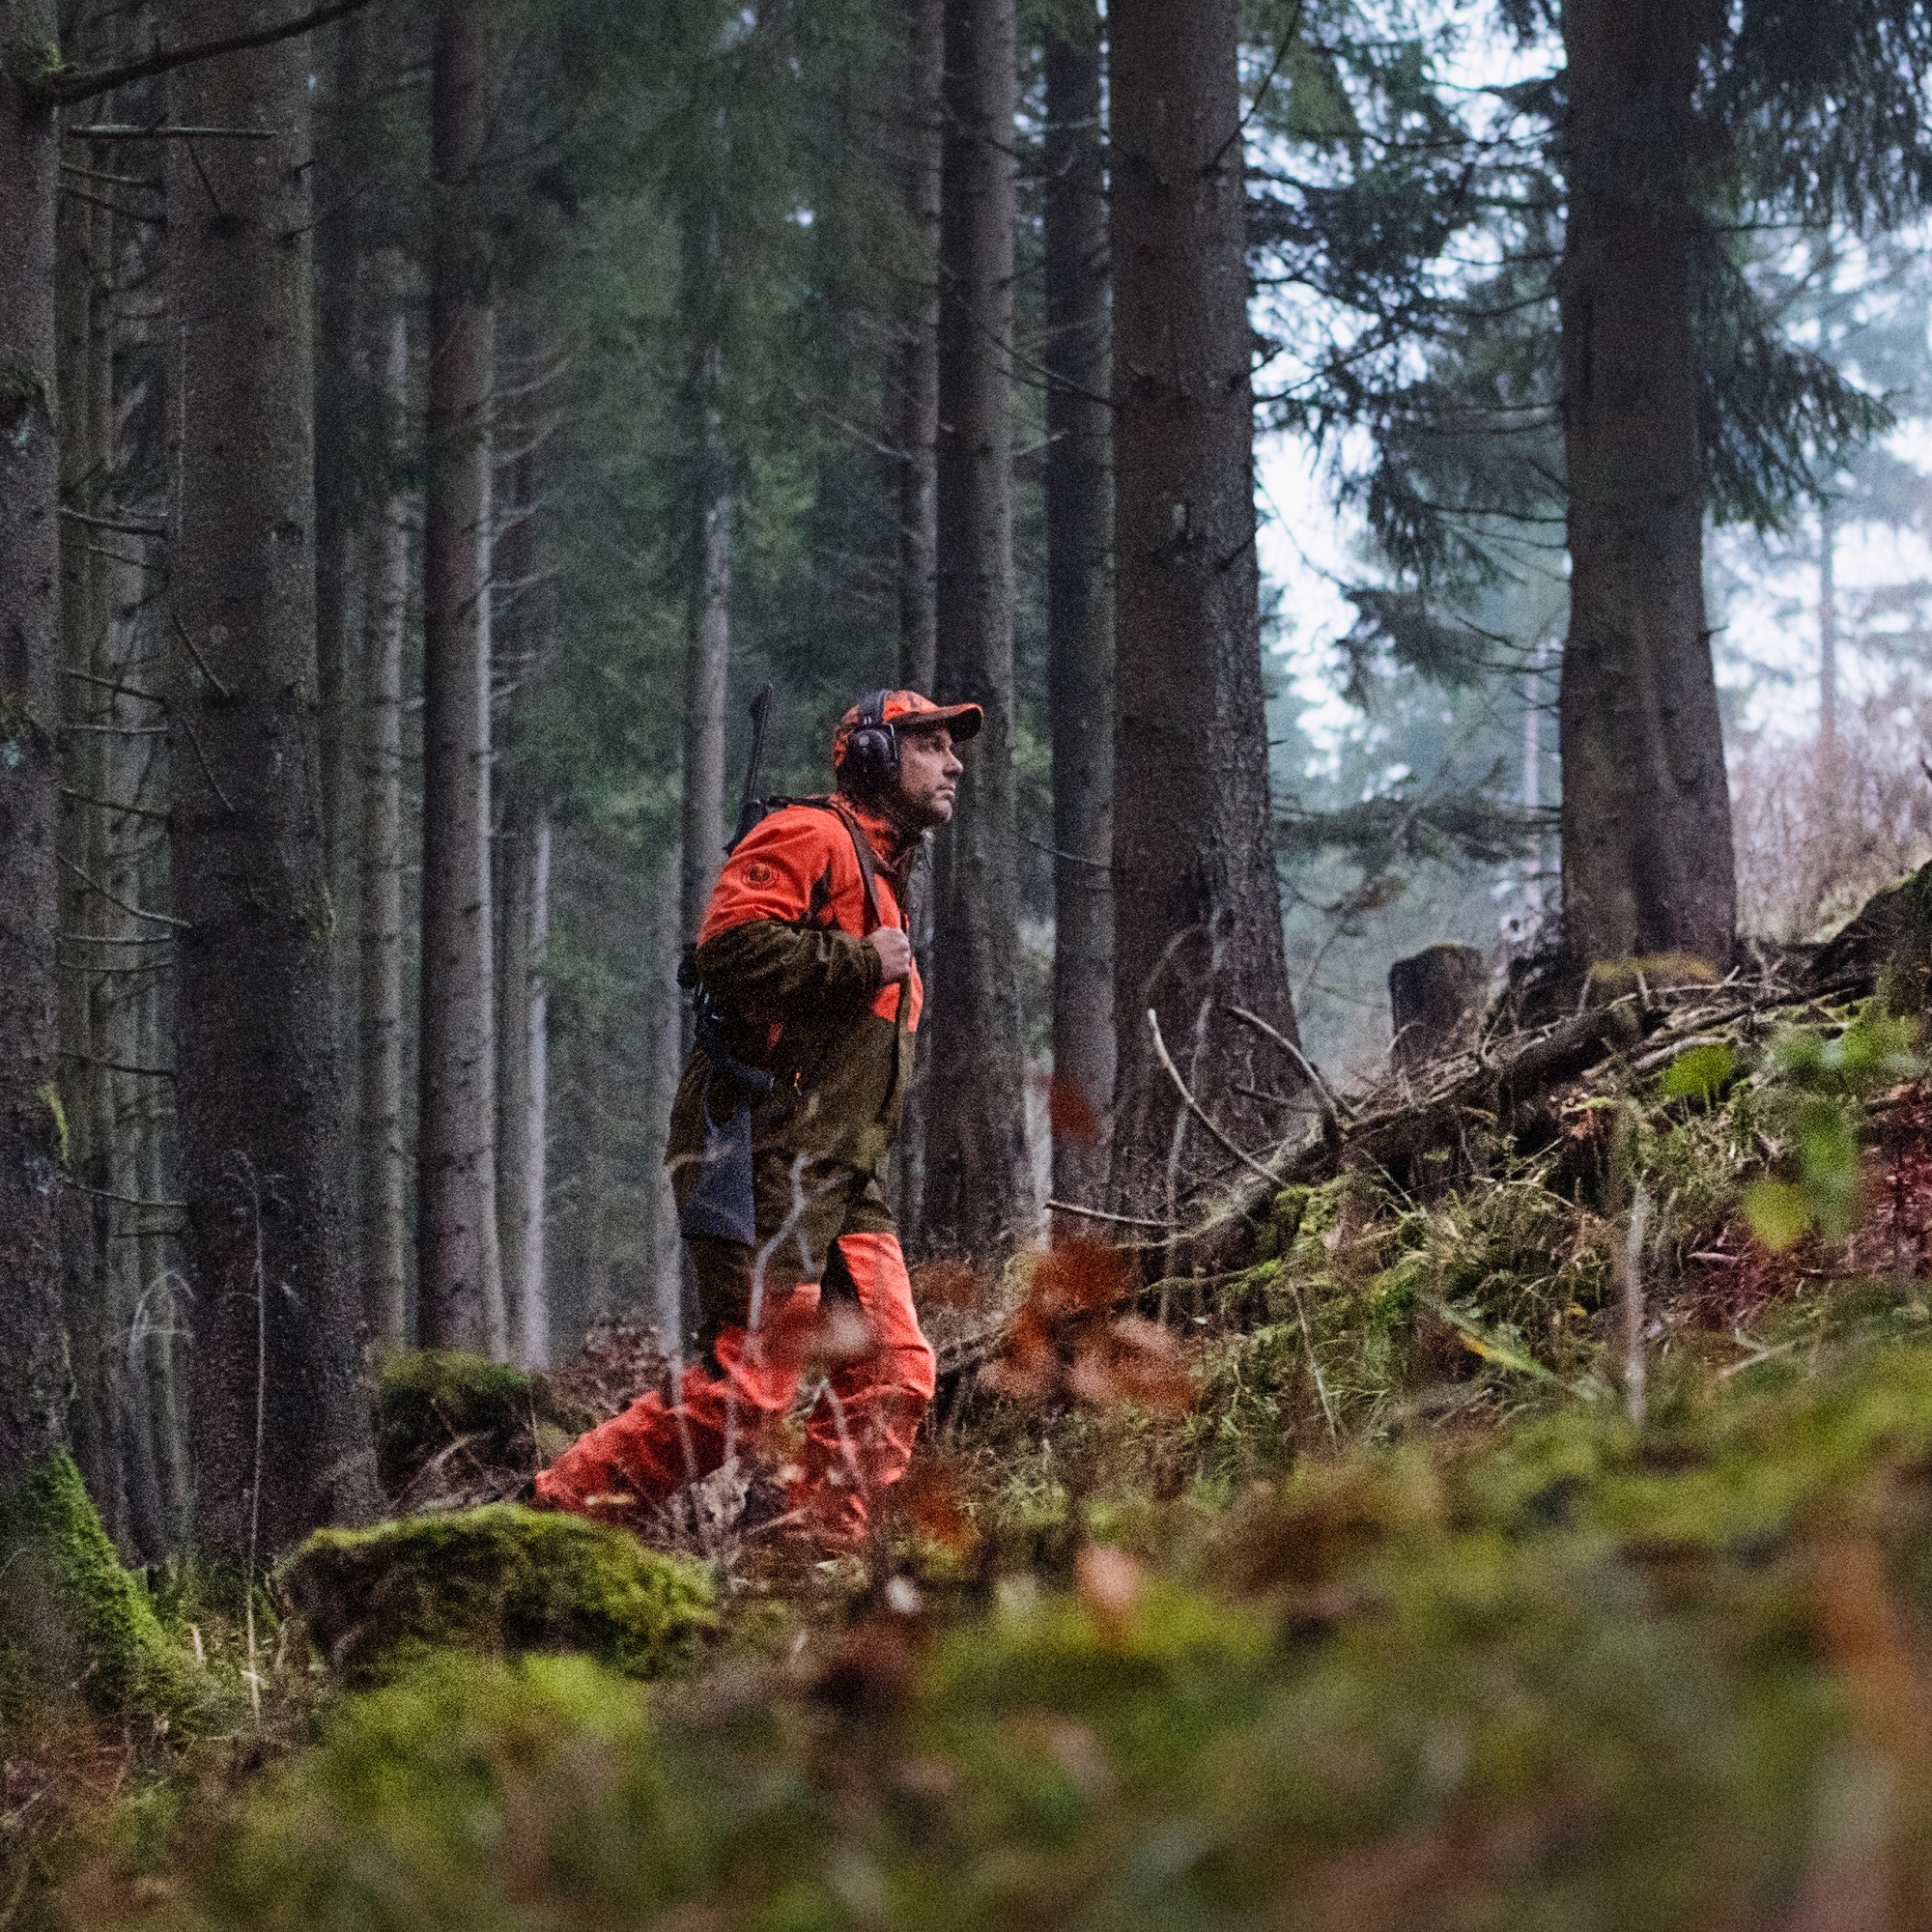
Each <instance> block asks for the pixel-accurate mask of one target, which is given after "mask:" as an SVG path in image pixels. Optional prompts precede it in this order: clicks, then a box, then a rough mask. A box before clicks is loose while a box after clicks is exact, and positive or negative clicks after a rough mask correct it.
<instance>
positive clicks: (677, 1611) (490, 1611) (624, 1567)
mask: <svg viewBox="0 0 1932 1932" xmlns="http://www.w3.org/2000/svg"><path fill="white" fill-rule="evenodd" d="M280 1581H281V1585H282V1588H283V1590H284V1592H285V1594H286V1596H287V1598H288V1601H289V1602H290V1604H291V1605H293V1606H294V1607H295V1609H296V1610H297V1612H298V1614H299V1615H300V1617H301V1619H302V1621H303V1622H304V1623H305V1624H306V1625H307V1627H308V1630H309V1632H310V1634H312V1635H313V1636H314V1638H315V1639H316V1641H317V1642H318V1643H319V1644H320V1645H321V1646H322V1647H323V1649H324V1651H325V1652H326V1653H327V1656H328V1658H329V1660H330V1662H332V1663H333V1664H334V1665H335V1667H336V1668H337V1669H338V1670H339V1671H341V1672H342V1673H343V1675H344V1676H345V1677H346V1678H347V1679H348V1680H349V1681H350V1682H352V1683H360V1684H369V1683H376V1682H381V1681H384V1680H386V1679H387V1678H390V1677H392V1676H394V1675H396V1674H397V1673H398V1672H399V1671H401V1670H402V1669H404V1668H405V1667H407V1666H408V1665H410V1664H412V1663H413V1662H420V1661H421V1660H422V1658H423V1657H424V1656H425V1655H426V1654H428V1653H432V1652H435V1651H438V1650H444V1649H460V1650H469V1651H476V1652H480V1653H482V1654H483V1655H485V1656H514V1655H517V1654H520V1653H523V1652H527V1651H583V1652H587V1653H588V1654H589V1655H590V1656H592V1657H595V1658H597V1659H598V1660H600V1661H601V1662H605V1663H607V1664H609V1665H610V1666H611V1668H613V1669H615V1670H619V1671H622V1672H623V1673H624V1674H625V1675H627V1676H631V1677H663V1676H669V1675H674V1674H676V1673H678V1672H680V1671H683V1670H685V1669H688V1668H689V1667H690V1666H691V1665H692V1664H693V1663H694V1662H696V1659H697V1657H698V1655H699V1652H700V1648H701V1645H702V1642H703V1639H704V1636H705V1634H706V1632H707V1631H709V1630H710V1628H711V1626H712V1622H713V1613H712V1594H711V1585H710V1580H709V1578H708V1577H707V1576H706V1575H705V1573H704V1572H703V1571H702V1570H701V1569H700V1568H698V1567H697V1566H696V1564H692V1563H687V1562H684V1561H681V1560H679V1559H677V1558H675V1557H669V1556H663V1555H660V1554H659V1553H657V1552H656V1551H655V1550H650V1549H646V1548H644V1547H643V1545H642V1544H640V1543H639V1542H638V1540H637V1539H636V1538H635V1537H634V1536H631V1535H630V1534H629V1533H628V1532H626V1531H624V1530H620V1529H612V1528H611V1527H609V1526H607V1525H605V1524H602V1523H594V1522H587V1521H585V1520H583V1519H582V1518H581V1517H571V1516H556V1515H550V1514H546V1513H543V1512H540V1511H536V1510H528V1509H522V1508H519V1507H517V1506H516V1505H514V1504H509V1503H495V1504H490V1505H488V1506H487V1507H485V1508H482V1509H474V1510H464V1511H460V1512H456V1513H453V1514H450V1515H442V1516H424V1517H409V1518H404V1519H403V1520H399V1521H395V1522H385V1523H381V1524H379V1525H378V1526H377V1527H376V1528H374V1529H366V1530H333V1529H331V1530H319V1531H317V1533H316V1534H315V1535H313V1536H311V1537H310V1538H309V1539H308V1541H307V1542H306V1543H304V1544H303V1545H302V1547H301V1548H299V1549H298V1551H297V1552H296V1554H295V1555H294V1556H293V1557H292V1558H291V1559H290V1560H289V1562H288V1564H287V1565H286V1566H285V1567H284V1569H283V1571H282V1574H281V1578H280Z"/></svg>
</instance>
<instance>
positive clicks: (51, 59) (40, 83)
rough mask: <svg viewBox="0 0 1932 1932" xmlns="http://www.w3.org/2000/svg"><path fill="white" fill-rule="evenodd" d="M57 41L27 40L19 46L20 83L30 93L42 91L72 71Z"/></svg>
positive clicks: (55, 84) (71, 66)
mask: <svg viewBox="0 0 1932 1932" xmlns="http://www.w3.org/2000/svg"><path fill="white" fill-rule="evenodd" d="M74 71H75V70H74V67H73V64H72V62H71V61H70V60H69V59H68V58H67V56H66V55H65V54H63V53H62V52H61V50H60V43H59V42H58V41H44V40H28V41H24V42H22V43H21V46H20V84H21V86H22V87H24V88H25V89H26V90H27V91H28V92H29V93H30V94H41V93H44V92H45V91H46V90H47V89H48V88H50V87H54V86H57V85H58V84H59V83H60V82H61V81H63V80H65V79H67V78H68V76H69V75H70V74H71V73H73V72H74Z"/></svg>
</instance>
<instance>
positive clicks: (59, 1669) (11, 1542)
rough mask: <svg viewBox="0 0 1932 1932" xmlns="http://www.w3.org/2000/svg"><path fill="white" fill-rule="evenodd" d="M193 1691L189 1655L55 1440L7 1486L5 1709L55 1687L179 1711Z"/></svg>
mask: <svg viewBox="0 0 1932 1932" xmlns="http://www.w3.org/2000/svg"><path fill="white" fill-rule="evenodd" d="M193 1695H194V1692H193V1679H192V1672H191V1668H190V1666H189V1663H188V1662H187V1659H186V1657H185V1654H184V1653H183V1652H182V1650H181V1649H180V1648H179V1647H178V1646H177V1645H176V1644H174V1643H172V1642H171V1641H170V1640H169V1638H168V1635H167V1633H166V1632H165V1631H164V1630H163V1629H162V1627H161V1624H160V1621H159V1619H158V1618H157V1617H156V1614H155V1608H154V1605H153V1604H152V1603H151V1602H150V1601H149V1598H148V1592H147V1589H146V1586H145V1585H144V1584H143V1583H142V1581H141V1579H140V1578H139V1577H135V1576H133V1575H131V1574H130V1573H129V1572H128V1571H127V1570H124V1569H123V1568H122V1567H121V1560H120V1558H119V1557H118V1556H116V1554H115V1553H114V1546H113V1544H112V1543H111V1542H110V1541H109V1540H108V1537H107V1532H106V1531H105V1530H104V1529H103V1528H102V1527H101V1524H100V1518H99V1513H98V1512H97V1511H96V1509H95V1507H94V1504H93V1501H92V1500H91V1499H90V1498H89V1496H88V1493H87V1488H86V1485H85V1484H83V1483H82V1481H81V1479H80V1471H79V1470H78V1469H77V1468H75V1467H74V1464H73V1460H72V1458H71V1457H70V1456H69V1455H68V1454H67V1452H66V1451H65V1450H59V1451H56V1452H55V1453H54V1454H53V1455H51V1456H49V1457H47V1458H45V1459H44V1460H43V1462H41V1463H37V1464H36V1465H35V1466H34V1467H32V1468H31V1469H29V1470H27V1471H26V1473H25V1474H23V1475H21V1476H20V1477H19V1478H17V1479H16V1480H15V1482H14V1485H13V1487H12V1488H11V1489H10V1490H9V1491H8V1492H7V1493H6V1495H5V1496H4V1497H0V1719H6V1720H8V1721H10V1722H14V1721H18V1720H19V1719H21V1718H22V1717H24V1716H26V1715H28V1714H30V1713H31V1712H32V1711H33V1709H34V1708H35V1706H37V1705H39V1704H42V1703H43V1702H45V1701H46V1700H47V1699H48V1698H50V1697H54V1698H60V1697H77V1698H78V1699H79V1700H80V1701H81V1702H82V1703H84V1704H85V1705H86V1706H87V1707H88V1708H89V1709H90V1710H92V1711H95V1712H98V1713H99V1714H100V1715H102V1716H107V1717H128V1716H135V1715H150V1716H153V1717H156V1718H168V1719H173V1718H175V1717H178V1716H180V1715H181V1714H182V1713H184V1712H185V1710H186V1709H187V1708H188V1706H189V1705H190V1704H191V1703H192V1701H193Z"/></svg>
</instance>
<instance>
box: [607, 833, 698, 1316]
mask: <svg viewBox="0 0 1932 1932" xmlns="http://www.w3.org/2000/svg"><path fill="white" fill-rule="evenodd" d="M679 876H680V867H679V864H678V855H677V853H676V852H675V851H671V852H669V853H667V854H666V855H665V857H664V858H663V859H661V860H660V861H659V862H658V864H657V866H656V867H655V868H654V869H653V870H652V871H651V872H650V873H648V874H646V884H645V893H646V909H645V922H644V943H645V955H644V1012H643V1021H644V1029H645V1034H644V1068H645V1078H646V1080H647V1082H648V1094H647V1098H646V1101H645V1130H646V1133H647V1134H648V1136H649V1139H648V1141H647V1143H646V1149H647V1156H646V1157H647V1158H648V1159H649V1160H650V1166H649V1170H648V1175H649V1180H648V1189H647V1193H648V1201H647V1208H646V1240H645V1248H644V1254H645V1265H646V1280H647V1282H648V1284H649V1288H650V1299H649V1306H648V1308H647V1310H646V1313H647V1316H648V1319H649V1320H650V1321H653V1322H655V1323H656V1325H657V1331H658V1340H659V1344H660V1346H661V1347H662V1348H663V1349H664V1350H665V1351H666V1352H667V1353H668V1354H675V1353H676V1352H677V1351H678V1350H679V1349H680V1348H681V1347H682V1346H683V1282H684V1243H683V1240H682V1239H681V1237H680V1236H679V1234H678V1227H677V1203H676V1202H675V1200H673V1199H672V1197H671V1188H670V1175H669V1172H668V1170H667V1168H666V1167H665V1164H664V1162H663V1160H662V1159H661V1158H658V1157H657V1155H658V1152H659V1149H660V1147H661V1146H662V1143H663V1140H664V1136H665V1133H666V1131H667V1129H668V1127H669V1124H670V1110H671V1103H672V1102H673V1101H674V1100H675V1099H676V1098H677V1083H678V1076H679V1074H680V1072H681V1071H682V1050H681V1038H682V1013H683V1005H684V996H683V994H682V993H681V992H680V991H679V988H678V983H677V965H678V955H679V952H681V951H682V940H681V937H680V934H681V930H682V928H681V927H680V924H679V917H678V914H679V887H678V880H679ZM592 1305H593V1308H594V1307H595V1305H596V1304H595V1303H594V1302H593V1304H592Z"/></svg>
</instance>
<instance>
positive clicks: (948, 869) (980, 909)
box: [922, 0, 1033, 1258]
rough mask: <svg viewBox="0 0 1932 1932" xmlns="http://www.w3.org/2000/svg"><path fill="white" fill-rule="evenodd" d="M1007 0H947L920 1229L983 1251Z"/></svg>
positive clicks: (1002, 772) (998, 975)
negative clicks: (945, 708)
mask: <svg viewBox="0 0 1932 1932" xmlns="http://www.w3.org/2000/svg"><path fill="white" fill-rule="evenodd" d="M1017 32H1018V29H1017V24H1016V21H1015V17H1014V9H1013V0H947V5H946V95H945V99H946V145H945V168H944V179H943V185H942V203H943V207H942V213H941V220H940V246H939V283H940V314H939V555H938V573H937V583H938V611H939V633H938V636H939V659H938V677H937V683H938V687H939V693H940V695H941V696H944V697H945V698H948V699H961V698H969V697H970V698H974V699H977V700H978V701H979V702H980V704H982V705H983V706H984V707H985V713H986V722H985V726H984V728H983V730H982V731H981V733H980V737H979V738H977V739H976V740H975V741H974V742H973V743H972V745H970V746H969V747H968V748H967V749H966V753H965V763H966V770H965V774H964V776H963V777H962V778H961V780H960V783H959V798H958V806H957V809H956V811H955V814H954V817H953V821H952V825H951V826H949V827H948V828H947V829H946V830H945V831H943V832H942V833H941V834H940V836H939V840H938V856H939V863H938V896H937V919H936V934H937V959H936V962H935V966H934V971H933V981H934V983H933V993H932V1004H933V1018H932V1037H933V1048H932V1091H933V1094H934V1095H935V1096H941V1095H943V1096H944V1104H942V1105H934V1106H932V1107H931V1108H930V1109H929V1110H928V1117H927V1120H926V1122H925V1135H926V1145H925V1173H924V1193H923V1216H922V1237H923V1243H924V1245H925V1246H927V1247H928V1248H931V1249H934V1250H936V1251H940V1252H948V1251H952V1252H958V1253H962V1254H970V1255H973V1256H976V1257H986V1258H990V1257H992V1256H993V1255H995V1254H997V1253H998V1251H999V1250H1000V1249H1001V1248H1002V1247H1005V1246H1008V1245H1009V1244H1010V1243H1011V1242H1013V1241H1014V1240H1016V1239H1019V1238H1022V1237H1023V1236H1026V1235H1027V1234H1028V1233H1029V1232H1030V1230H1031V1223H1032V1219H1033V1180H1032V1173H1031V1166H1030V1162H1029V1159H1028V1154H1027V1140H1026V1110H1025V1063H1024V1058H1023V1053H1022V1045H1021V1032H1020V993H1019V973H1018V957H1019V920H1018V898H1017V878H1016V874H1017V870H1018V867H1017V845H1018V840H1017V838H1016V834H1015V829H1014V801H1013V761H1012V732H1013V561H1012V550H1013V542H1012V525H1013V498H1012V416H1011V396H1010V384H1011V359H1012V358H1011V344H1012V320H1013V223H1014V208H1015V201H1014V196H1015V178H1014V166H1013V107H1014V95H1015V91H1016V86H1017V65H1016V64H1017V60H1018V42H1017Z"/></svg>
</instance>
